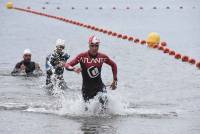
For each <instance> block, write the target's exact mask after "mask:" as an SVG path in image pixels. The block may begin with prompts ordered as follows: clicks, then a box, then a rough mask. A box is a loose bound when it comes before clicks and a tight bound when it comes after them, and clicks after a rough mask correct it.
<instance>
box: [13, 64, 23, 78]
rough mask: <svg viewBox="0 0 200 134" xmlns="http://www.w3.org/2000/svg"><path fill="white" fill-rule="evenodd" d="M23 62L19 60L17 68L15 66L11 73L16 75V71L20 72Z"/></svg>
mask: <svg viewBox="0 0 200 134" xmlns="http://www.w3.org/2000/svg"><path fill="white" fill-rule="evenodd" d="M21 64H22V63H21V62H19V63H17V64H16V65H15V68H14V69H13V71H12V72H11V75H14V74H15V73H19V71H20V66H21Z"/></svg>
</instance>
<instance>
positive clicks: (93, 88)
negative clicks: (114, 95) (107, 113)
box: [65, 36, 117, 103]
mask: <svg viewBox="0 0 200 134" xmlns="http://www.w3.org/2000/svg"><path fill="white" fill-rule="evenodd" d="M99 44H100V41H99V39H97V38H96V37H95V36H92V37H90V38H89V50H88V51H87V52H84V53H81V54H79V55H78V56H77V57H76V58H74V59H73V60H72V61H71V62H69V63H66V64H65V68H66V69H67V70H70V71H75V72H76V73H80V72H81V73H82V78H83V84H82V95H83V99H84V100H85V102H87V101H89V100H90V99H93V98H94V97H95V96H96V95H97V94H98V93H105V92H106V90H105V85H104V83H103V81H102V79H101V68H102V65H103V63H106V64H108V65H110V66H111V67H112V72H113V82H112V84H111V88H112V89H113V90H114V89H116V87H117V65H116V64H115V62H114V61H112V60H111V59H110V58H109V57H108V56H107V55H105V54H103V53H99V52H98V49H99ZM78 63H80V66H81V68H77V67H74V66H75V65H76V64H78ZM99 101H100V102H101V103H105V102H106V101H107V100H105V99H102V98H101V97H100V98H99Z"/></svg>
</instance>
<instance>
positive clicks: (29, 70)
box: [11, 49, 42, 76]
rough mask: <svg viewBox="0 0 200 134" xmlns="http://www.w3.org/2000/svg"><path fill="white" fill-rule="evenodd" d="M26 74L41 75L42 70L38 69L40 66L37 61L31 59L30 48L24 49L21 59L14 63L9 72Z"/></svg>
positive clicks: (14, 74) (15, 74)
mask: <svg viewBox="0 0 200 134" xmlns="http://www.w3.org/2000/svg"><path fill="white" fill-rule="evenodd" d="M21 74H23V75H26V76H32V75H34V76H35V75H42V70H41V69H40V66H39V64H38V63H35V62H33V61H31V51H30V49H25V50H24V54H23V60H22V61H20V62H18V63H17V64H16V65H15V68H14V69H13V71H12V72H11V75H13V76H17V75H21Z"/></svg>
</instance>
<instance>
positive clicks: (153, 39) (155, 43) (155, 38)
mask: <svg viewBox="0 0 200 134" xmlns="http://www.w3.org/2000/svg"><path fill="white" fill-rule="evenodd" d="M6 7H7V8H8V9H15V10H18V11H23V12H28V13H32V14H36V15H40V16H45V17H49V18H53V19H57V20H60V21H63V22H66V23H70V24H73V25H76V26H79V27H82V28H86V29H90V30H93V31H96V32H101V33H103V34H106V35H108V36H112V37H116V38H119V39H123V40H127V41H130V42H134V43H135V44H141V45H147V46H148V47H149V48H153V49H157V50H159V51H162V52H163V53H164V54H168V55H169V56H173V57H174V58H175V59H177V60H181V61H182V62H185V63H190V64H191V65H196V67H197V68H199V69H200V61H199V62H197V61H196V60H195V59H194V58H190V57H189V56H186V55H182V54H180V53H177V52H175V51H174V50H172V49H170V48H167V43H166V42H160V35H159V34H158V33H155V32H152V33H150V34H149V35H148V37H147V40H141V39H139V38H135V37H132V36H128V35H125V34H120V33H117V32H113V31H112V30H106V29H103V28H99V27H96V26H92V25H90V24H85V23H82V22H79V21H75V20H71V19H68V18H65V17H59V16H54V15H50V14H46V13H42V12H37V11H34V10H31V9H30V7H29V8H28V9H23V8H18V7H14V6H13V3H12V2H8V3H7V4H6Z"/></svg>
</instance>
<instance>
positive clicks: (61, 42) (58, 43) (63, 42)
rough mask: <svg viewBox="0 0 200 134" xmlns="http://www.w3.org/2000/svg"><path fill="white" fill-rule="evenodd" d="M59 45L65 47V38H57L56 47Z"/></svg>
mask: <svg viewBox="0 0 200 134" xmlns="http://www.w3.org/2000/svg"><path fill="white" fill-rule="evenodd" d="M57 46H63V47H65V40H62V39H57V40H56V47H57Z"/></svg>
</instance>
